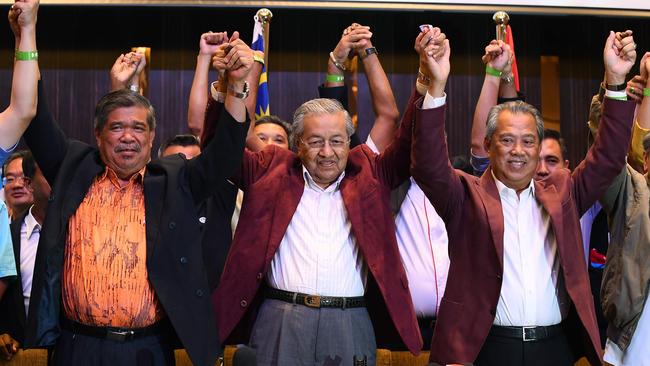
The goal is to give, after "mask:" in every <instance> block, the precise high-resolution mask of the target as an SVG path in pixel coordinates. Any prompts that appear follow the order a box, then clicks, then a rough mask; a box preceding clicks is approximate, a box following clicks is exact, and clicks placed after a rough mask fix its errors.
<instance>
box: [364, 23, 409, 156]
mask: <svg viewBox="0 0 650 366" xmlns="http://www.w3.org/2000/svg"><path fill="white" fill-rule="evenodd" d="M359 27H362V26H360V25H359V26H358V27H357V28H356V29H359ZM356 29H355V30H356ZM361 29H362V31H363V33H362V34H364V33H367V34H369V35H370V36H372V33H370V29H367V30H364V29H363V28H361ZM353 31H354V30H353ZM363 41H365V42H358V43H357V44H355V45H353V50H354V51H355V52H356V53H357V55H359V58H361V60H362V62H363V68H364V69H365V72H366V78H367V79H368V87H369V89H370V97H371V99H372V109H373V111H374V112H375V122H374V124H373V125H372V129H371V130H370V138H371V139H372V141H373V142H374V144H375V146H376V147H377V149H378V150H379V151H380V152H382V151H384V149H385V148H386V147H387V146H388V145H389V144H390V143H391V142H392V141H393V138H394V137H395V131H396V129H397V122H398V121H399V110H398V109H397V103H395V96H394V95H393V90H392V89H391V87H390V82H389V81H388V77H386V72H384V68H383V67H382V66H381V62H379V55H378V53H377V49H376V48H375V47H373V45H372V40H371V38H368V39H367V40H365V39H364V40H363ZM364 43H365V44H364Z"/></svg>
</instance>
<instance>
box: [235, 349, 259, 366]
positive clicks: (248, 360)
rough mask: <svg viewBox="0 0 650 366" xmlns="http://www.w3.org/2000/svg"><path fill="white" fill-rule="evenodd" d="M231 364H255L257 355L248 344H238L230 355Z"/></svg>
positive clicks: (245, 365)
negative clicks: (231, 355)
mask: <svg viewBox="0 0 650 366" xmlns="http://www.w3.org/2000/svg"><path fill="white" fill-rule="evenodd" d="M232 366H257V355H256V352H255V350H254V349H252V348H250V347H248V346H238V347H237V350H235V354H234V355H233V357H232Z"/></svg>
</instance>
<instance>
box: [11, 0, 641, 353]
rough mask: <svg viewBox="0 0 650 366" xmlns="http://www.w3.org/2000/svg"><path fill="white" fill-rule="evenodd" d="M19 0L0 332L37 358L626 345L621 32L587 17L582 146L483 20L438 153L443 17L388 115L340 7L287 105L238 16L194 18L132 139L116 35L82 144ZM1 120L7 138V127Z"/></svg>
mask: <svg viewBox="0 0 650 366" xmlns="http://www.w3.org/2000/svg"><path fill="white" fill-rule="evenodd" d="M38 6H39V2H38V0H15V2H14V4H13V5H12V7H11V9H10V11H9V16H8V17H9V23H10V25H11V30H12V31H13V34H14V36H15V41H16V43H15V44H16V52H15V61H14V70H13V80H12V85H11V100H10V104H9V107H8V108H7V109H6V110H5V111H3V112H2V114H0V160H1V161H2V167H3V169H2V178H3V186H4V197H5V201H4V202H2V201H0V356H3V357H5V358H7V359H11V358H12V357H13V356H14V354H16V353H17V352H18V351H19V350H20V349H21V348H33V347H39V348H47V349H48V351H49V356H48V357H49V362H50V363H51V364H53V365H106V364H117V365H173V364H174V349H177V348H184V349H185V350H186V352H187V354H188V355H189V357H190V359H191V361H192V362H193V363H194V364H195V365H214V364H215V362H216V360H217V358H218V357H219V356H220V354H221V353H222V351H223V346H224V345H227V344H241V345H246V346H247V347H250V349H253V350H254V351H255V354H256V364H259V365H282V366H284V365H354V366H357V365H374V364H375V363H376V361H377V359H376V354H377V349H378V348H382V349H388V350H391V351H394V352H410V353H411V354H413V355H418V354H419V353H420V352H423V351H424V352H429V362H430V364H431V365H457V364H475V365H478V366H484V365H573V364H574V363H575V362H576V360H578V359H580V358H583V357H585V358H586V360H587V362H589V363H590V364H592V365H600V364H603V362H607V363H609V364H612V365H630V366H631V365H634V366H638V365H650V357H648V356H650V353H649V351H648V349H650V347H648V346H650V308H649V307H650V305H648V302H647V301H646V300H647V297H648V283H649V281H650V264H649V263H650V188H649V187H650V183H649V182H650V180H649V178H648V174H647V171H648V169H649V168H650V134H648V132H650V80H649V79H648V76H649V75H650V52H648V53H645V54H644V55H643V56H642V57H641V58H640V62H639V63H638V64H637V63H636V61H637V44H636V43H635V41H634V38H633V32H632V31H630V30H624V31H619V32H614V31H612V32H610V34H609V35H608V36H607V37H606V39H605V40H604V47H603V67H604V78H603V81H602V83H601V85H600V90H599V91H598V93H597V94H596V95H595V96H594V97H593V99H592V100H591V105H590V114H589V123H588V125H589V128H590V129H591V134H592V136H593V143H592V144H591V147H590V148H589V151H588V152H587V154H586V156H585V157H584V159H583V160H582V161H580V162H569V160H568V159H567V153H566V151H567V149H566V146H565V141H564V139H563V138H562V137H561V135H560V133H559V132H558V131H554V130H550V129H547V128H545V126H544V121H543V119H542V117H541V114H540V113H539V111H538V110H537V109H536V108H535V107H534V106H532V105H530V104H528V103H526V102H525V101H524V99H525V96H524V94H522V93H519V92H518V91H517V89H516V88H515V86H514V84H513V77H512V62H513V56H514V54H513V51H512V50H511V48H510V46H508V44H506V43H504V42H502V41H497V40H493V41H490V42H489V43H488V44H487V45H486V47H485V54H484V55H483V57H482V62H483V63H484V64H485V70H486V72H485V79H484V82H483V87H482V89H481V93H480V96H479V99H478V101H477V102H476V106H475V113H474V118H473V122H472V129H471V149H470V151H469V152H468V153H469V154H468V155H469V156H470V159H469V160H470V161H469V163H468V162H466V161H465V162H463V160H462V159H456V158H454V157H450V156H449V154H448V148H447V139H446V134H445V124H446V123H454V121H449V122H448V121H446V118H445V110H446V104H447V95H446V93H445V87H446V83H447V80H448V77H449V75H450V72H451V66H450V56H451V54H452V43H451V41H450V40H449V39H448V38H447V36H446V34H445V33H444V32H443V31H442V30H441V29H439V28H437V27H434V26H431V25H423V26H422V27H421V28H420V32H419V34H418V35H417V38H415V40H414V50H415V54H416V56H417V58H418V63H419V72H418V74H417V75H414V76H413V90H412V93H411V97H410V99H409V100H408V103H407V105H406V108H405V109H404V112H403V113H402V114H401V116H400V113H399V111H398V108H397V104H396V102H395V98H394V95H393V91H392V89H391V85H390V82H389V79H388V77H387V76H386V73H385V72H384V70H383V68H382V65H381V62H380V57H379V52H378V51H377V48H376V47H375V46H374V45H373V42H372V36H373V34H372V32H371V30H370V28H369V27H368V26H364V25H361V24H357V23H353V24H351V25H350V26H349V27H347V28H345V29H344V30H343V32H342V35H341V38H340V41H339V42H338V44H337V45H335V47H334V49H333V50H332V52H330V53H329V55H328V62H327V72H326V76H325V82H324V83H323V84H322V85H320V86H318V92H319V95H320V98H317V99H312V100H307V101H305V102H304V103H303V104H302V105H300V107H298V108H297V109H296V111H295V113H294V115H293V120H292V121H290V122H287V121H284V120H282V119H281V118H279V117H277V116H265V117H262V118H258V119H256V118H255V111H254V109H255V98H256V92H257V88H258V85H259V80H260V75H261V74H262V71H263V66H264V55H263V54H261V53H260V52H259V51H253V50H252V49H251V48H250V47H249V46H248V45H247V44H246V43H245V42H244V41H243V40H242V39H240V37H239V33H238V32H236V31H235V32H233V33H232V34H230V35H229V34H228V32H219V33H214V32H207V33H205V34H203V35H201V37H200V40H199V53H198V56H197V63H196V71H195V75H194V80H193V83H192V89H191V92H190V96H189V108H188V118H187V129H188V133H187V134H183V135H176V136H163V141H164V143H163V144H162V146H161V147H160V149H159V150H158V152H157V154H155V153H154V156H152V148H153V141H154V138H155V135H156V113H155V109H154V106H152V104H151V103H150V101H149V100H148V99H147V98H145V97H144V96H142V94H141V92H140V91H141V88H140V82H141V79H142V78H141V77H140V75H141V73H142V71H143V70H144V68H145V66H146V58H145V57H144V55H142V54H140V53H137V52H129V53H126V54H122V55H120V56H119V57H118V58H117V59H116V60H115V63H114V64H113V66H112V68H111V70H110V80H111V86H110V89H111V90H110V91H109V92H108V93H107V94H106V95H104V96H103V97H102V98H101V99H100V100H99V101H98V103H97V105H96V109H95V115H94V127H93V128H94V133H95V137H96V146H91V145H89V144H86V143H83V142H80V141H77V140H75V139H74V136H67V135H66V134H65V132H64V131H63V130H62V129H61V128H59V126H58V124H57V122H56V116H55V115H54V114H53V113H52V112H51V111H50V109H49V108H48V105H47V102H46V101H47V97H46V95H45V92H44V88H43V84H44V83H46V82H48V80H42V79H41V75H40V71H39V66H38V51H37V47H36V21H37V12H38ZM351 56H358V57H359V59H360V61H361V62H362V63H363V69H364V72H365V73H366V79H367V82H368V87H369V89H370V94H371V97H372V106H373V110H374V112H375V121H374V123H373V125H372V129H371V131H370V133H369V135H368V137H367V139H366V140H365V141H361V139H360V138H359V136H358V135H357V134H356V133H355V126H354V124H353V121H352V118H351V116H350V113H349V112H348V100H347V95H348V91H347V88H346V86H345V77H346V71H347V70H346V62H347V60H348V59H349V58H350V57H351ZM635 65H637V66H638V69H639V70H640V72H639V74H638V75H634V76H632V77H631V78H629V74H630V72H631V70H632V69H633V67H635ZM211 69H215V70H217V72H218V75H219V77H218V79H217V80H216V81H214V82H212V83H211V82H210V80H209V75H210V70H211ZM628 78H629V81H628ZM588 102H589V101H585V109H586V105H587V103H588ZM565 123H573V122H572V121H566V122H565ZM21 138H22V139H23V140H24V142H25V144H26V145H27V146H28V148H29V150H22V151H16V150H17V148H16V147H17V145H18V142H19V140H20V139H21ZM469 164H471V165H469ZM5 203H6V206H5Z"/></svg>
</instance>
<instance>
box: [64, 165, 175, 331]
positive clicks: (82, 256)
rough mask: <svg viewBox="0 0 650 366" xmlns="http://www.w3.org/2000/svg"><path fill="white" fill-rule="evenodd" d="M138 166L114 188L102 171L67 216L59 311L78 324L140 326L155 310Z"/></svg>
mask: <svg viewBox="0 0 650 366" xmlns="http://www.w3.org/2000/svg"><path fill="white" fill-rule="evenodd" d="M143 179H144V168H143V169H142V170H141V171H140V172H138V173H137V174H135V175H134V176H133V177H131V179H130V180H129V182H128V184H127V185H125V186H124V187H120V184H119V181H118V179H117V176H116V175H115V172H113V171H112V170H111V169H109V168H108V167H107V168H106V171H105V172H104V174H102V175H100V176H98V177H97V178H95V181H94V182H93V183H92V185H91V186H90V189H89V190H88V193H87V194H86V197H85V198H84V200H83V202H82V203H81V205H79V208H78V209H77V212H75V214H74V215H73V216H72V217H71V218H70V221H69V223H68V236H67V240H66V247H65V260H64V265H63V309H64V312H65V315H66V316H67V317H68V318H69V319H71V320H74V321H77V322H79V323H83V324H88V325H94V326H111V327H123V328H142V327H146V326H148V325H151V324H153V323H155V322H157V321H158V320H159V319H160V318H161V317H162V316H163V314H162V311H161V307H160V305H159V303H158V299H157V298H156V294H155V293H154V290H153V287H152V286H151V283H150V282H149V279H148V275H147V267H146V260H147V238H146V228H145V206H144V186H143Z"/></svg>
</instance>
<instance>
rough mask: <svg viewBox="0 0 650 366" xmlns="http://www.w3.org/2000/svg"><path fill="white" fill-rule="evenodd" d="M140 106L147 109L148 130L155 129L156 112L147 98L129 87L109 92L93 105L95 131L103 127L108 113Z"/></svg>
mask: <svg viewBox="0 0 650 366" xmlns="http://www.w3.org/2000/svg"><path fill="white" fill-rule="evenodd" d="M128 107H142V108H144V109H146V110H147V125H149V130H151V131H153V130H155V129H156V112H155V111H154V109H153V106H152V105H151V102H149V99H147V98H145V97H143V96H142V95H140V94H138V93H134V92H132V91H130V90H129V89H120V90H116V91H113V92H110V93H108V94H106V95H104V96H103V97H102V99H100V100H99V102H97V106H96V107H95V131H101V130H103V129H104V125H105V124H106V121H107V120H108V115H109V114H111V112H112V111H114V110H116V109H119V108H128Z"/></svg>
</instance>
